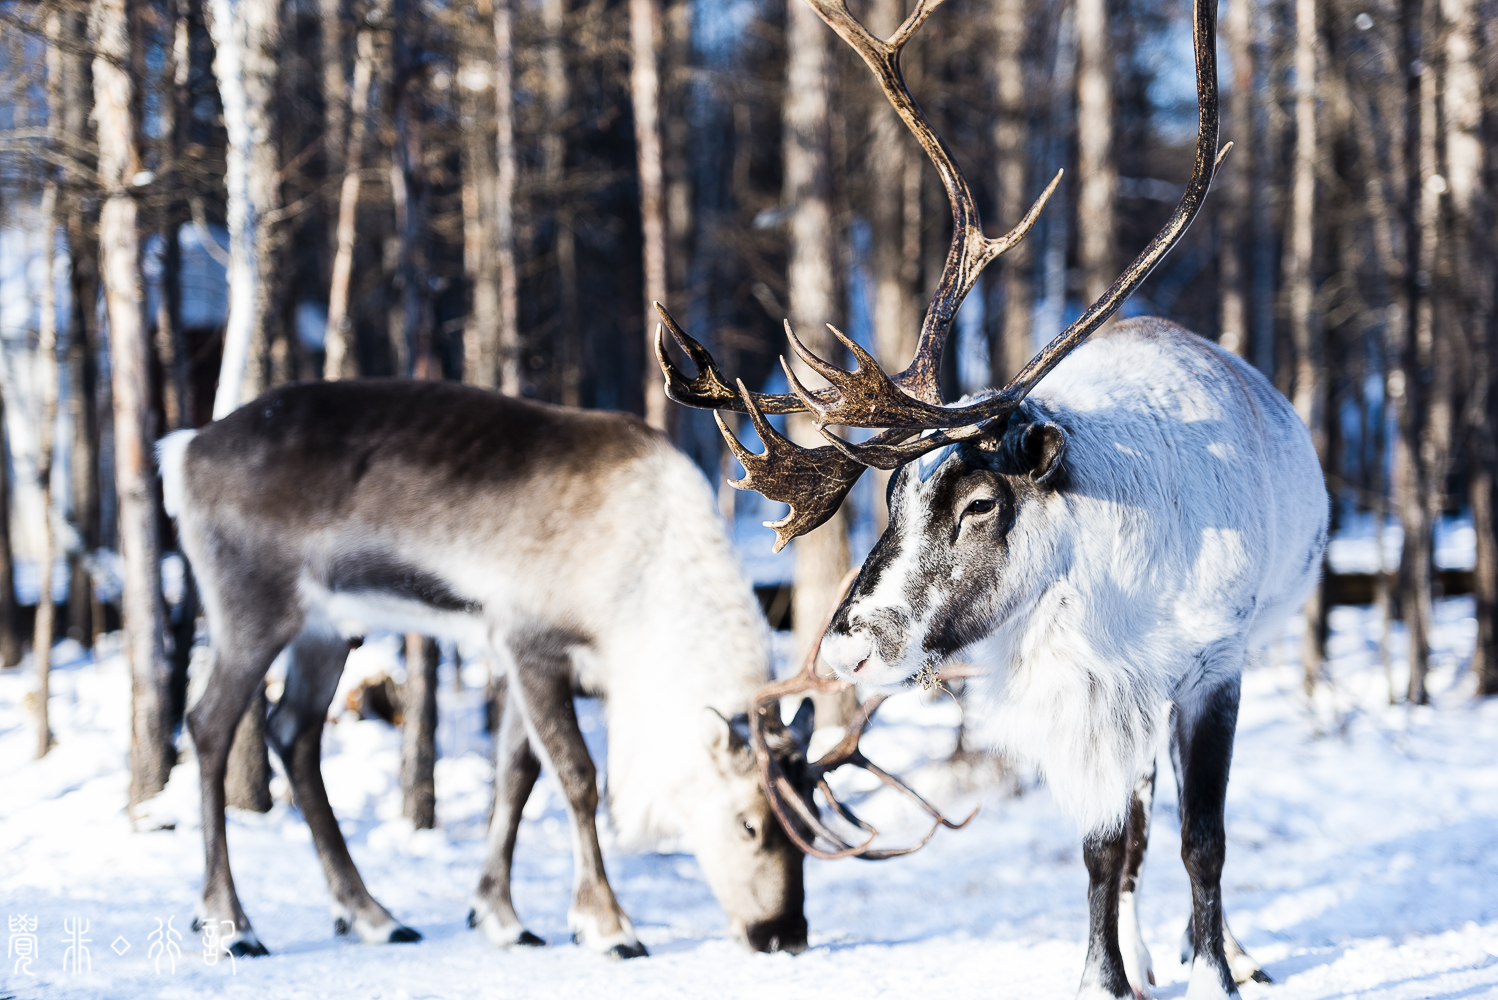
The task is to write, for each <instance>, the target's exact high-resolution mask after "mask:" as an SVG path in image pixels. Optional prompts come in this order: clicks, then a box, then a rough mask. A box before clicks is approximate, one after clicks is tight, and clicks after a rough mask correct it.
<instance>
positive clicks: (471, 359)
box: [458, 0, 500, 673]
mask: <svg viewBox="0 0 1498 1000" xmlns="http://www.w3.org/2000/svg"><path fill="white" fill-rule="evenodd" d="M473 15H474V17H475V20H476V23H472V24H470V25H469V31H468V34H467V35H466V36H465V40H464V41H462V42H460V43H459V44H460V45H461V49H460V53H459V58H460V61H461V62H460V66H459V70H458V102H459V110H460V114H461V115H462V122H463V148H462V157H463V191H462V196H463V270H464V274H465V276H466V277H467V279H468V287H469V289H470V295H471V302H472V305H471V307H470V308H469V310H468V316H467V319H466V320H465V321H464V325H463V380H464V381H465V382H469V383H471V384H473V385H477V386H482V387H484V388H486V389H492V388H494V386H495V385H496V384H497V383H498V379H499V344H498V335H499V295H500V290H499V268H498V263H499V262H498V260H497V259H496V254H495V250H496V243H497V242H498V241H497V238H496V236H497V234H496V233H495V231H494V217H495V208H496V206H495V204H494V184H495V177H494V156H495V148H496V147H495V146H494V145H491V144H490V142H489V141H488V138H489V130H488V128H487V124H484V125H481V124H480V123H481V122H485V123H487V120H488V119H489V118H491V117H492V112H491V109H492V108H493V107H494V104H493V97H494V64H493V62H492V61H491V58H490V56H491V54H492V53H491V52H490V51H489V47H488V46H487V45H484V44H483V39H484V34H482V33H481V32H482V31H483V29H485V28H492V27H493V25H492V23H489V24H486V23H485V22H489V21H490V19H491V18H492V17H493V16H494V14H493V9H492V6H491V4H490V3H489V0H480V3H479V4H478V5H477V6H476V8H474V10H473ZM460 673H461V672H460Z"/></svg>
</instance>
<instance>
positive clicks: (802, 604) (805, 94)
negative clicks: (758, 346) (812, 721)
mask: <svg viewBox="0 0 1498 1000" xmlns="http://www.w3.org/2000/svg"><path fill="white" fill-rule="evenodd" d="M831 37H832V36H831V34H830V33H829V32H828V30H827V27H826V26H825V25H824V24H823V23H822V20H821V18H819V17H818V16H817V13H816V11H814V10H812V8H811V7H810V5H808V4H804V3H793V4H789V5H787V7H786V85H785V104H784V107H783V108H782V115H783V122H784V125H783V127H784V147H783V152H782V157H783V163H784V166H783V170H784V185H785V187H784V192H785V193H784V204H785V208H786V211H787V212H788V213H789V216H790V247H789V249H790V260H789V264H788V267H787V279H788V280H787V286H788V290H789V297H790V303H789V305H790V313H791V315H790V322H791V325H792V327H794V329H795V331H796V335H797V336H798V337H800V338H801V340H802V341H803V342H805V344H806V345H807V347H809V348H811V350H812V352H813V353H814V354H817V355H818V356H820V357H823V358H834V357H836V356H837V351H838V347H839V345H838V343H837V341H835V340H834V339H833V338H832V336H831V334H830V333H829V332H828V331H827V327H826V325H825V324H827V323H829V322H833V321H834V320H836V318H837V315H838V312H839V310H838V309H837V299H836V288H837V284H836V279H835V276H834V274H833V267H834V261H835V260H836V257H835V255H834V252H833V248H832V233H833V219H832V190H831V176H832V151H831V135H830V132H829V123H828V103H829V93H828V89H829V88H828V83H829V81H828V73H829V70H830V67H831V59H830V58H829V53H828V43H829V40H830V38H831ZM793 364H794V365H795V366H796V375H797V377H798V378H800V379H801V380H802V381H803V382H804V383H805V384H807V385H817V384H821V383H820V382H819V380H818V379H817V377H816V376H815V375H814V374H813V373H812V371H811V369H809V368H808V367H806V365H805V364H804V363H802V362H801V361H800V360H799V359H797V360H795V361H793ZM789 431H790V435H789V436H790V438H791V440H793V441H795V442H796V443H797V444H800V445H802V446H803V447H813V446H816V445H819V444H821V443H823V442H822V438H821V435H820V434H819V433H818V432H817V428H816V424H815V423H814V422H813V421H811V420H810V419H808V418H807V417H806V416H805V415H804V414H793V415H792V416H791V417H790V419H789ZM795 553H796V570H795V587H794V599H793V606H792V611H791V617H792V621H793V622H794V624H795V629H796V645H797V647H798V648H799V649H801V650H802V651H805V650H808V649H810V648H811V646H812V644H813V643H815V642H816V641H817V640H818V636H817V630H818V628H819V626H820V625H821V623H822V619H823V618H825V617H826V615H827V611H828V609H829V608H831V607H832V605H833V602H834V601H835V599H836V597H837V587H838V583H839V582H840V581H841V580H842V578H843V575H844V574H845V573H846V572H847V570H848V560H849V553H848V524H847V520H846V515H845V514H843V513H842V512H839V513H838V514H835V515H834V516H833V517H832V519H831V520H829V521H828V522H827V523H826V524H823V525H822V526H821V527H820V528H817V529H816V530H815V531H812V532H811V533H810V534H807V535H803V536H801V537H800V538H798V539H796V549H795ZM848 702H849V699H846V698H842V697H840V696H833V697H832V698H826V699H824V700H823V702H822V703H819V704H818V705H817V720H818V722H819V724H821V725H838V724H841V723H842V722H843V721H845V718H846V715H847V713H848V710H849V708H850V706H849V704H848Z"/></svg>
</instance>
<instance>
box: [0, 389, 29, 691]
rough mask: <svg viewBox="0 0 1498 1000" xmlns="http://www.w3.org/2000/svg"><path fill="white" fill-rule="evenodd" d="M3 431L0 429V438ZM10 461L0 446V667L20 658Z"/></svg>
mask: <svg viewBox="0 0 1498 1000" xmlns="http://www.w3.org/2000/svg"><path fill="white" fill-rule="evenodd" d="M4 426H5V399H4V397H3V396H0V428H3V427H4ZM3 440H4V434H3V433H0V442H3ZM9 467H10V462H8V461H6V453H5V451H4V449H0V667H14V666H16V665H17V664H18V663H20V662H21V656H22V654H23V650H22V643H21V622H20V614H19V613H18V609H17V607H16V565H15V561H14V559H13V558H12V549H11V545H10V468H9Z"/></svg>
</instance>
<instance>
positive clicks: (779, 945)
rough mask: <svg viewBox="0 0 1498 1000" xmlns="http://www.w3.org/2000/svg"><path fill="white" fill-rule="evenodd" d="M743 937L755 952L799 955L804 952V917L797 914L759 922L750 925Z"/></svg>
mask: <svg viewBox="0 0 1498 1000" xmlns="http://www.w3.org/2000/svg"><path fill="white" fill-rule="evenodd" d="M744 937H745V939H746V940H747V941H748V942H749V947H751V948H753V949H754V950H755V951H767V952H768V951H788V952H790V953H791V954H792V955H799V954H801V953H802V952H803V951H805V950H806V917H805V916H803V915H801V914H799V913H798V914H791V915H789V916H784V917H777V918H776V919H774V920H761V921H760V922H759V923H757V924H750V925H749V927H748V928H747V929H746V930H745V931H744Z"/></svg>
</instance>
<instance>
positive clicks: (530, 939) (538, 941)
mask: <svg viewBox="0 0 1498 1000" xmlns="http://www.w3.org/2000/svg"><path fill="white" fill-rule="evenodd" d="M515 943H516V944H518V945H521V946H522V947H525V948H545V947H546V939H545V938H543V937H538V936H537V935H535V934H532V933H531V932H530V931H521V932H520V936H519V937H518V938H516V939H515Z"/></svg>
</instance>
